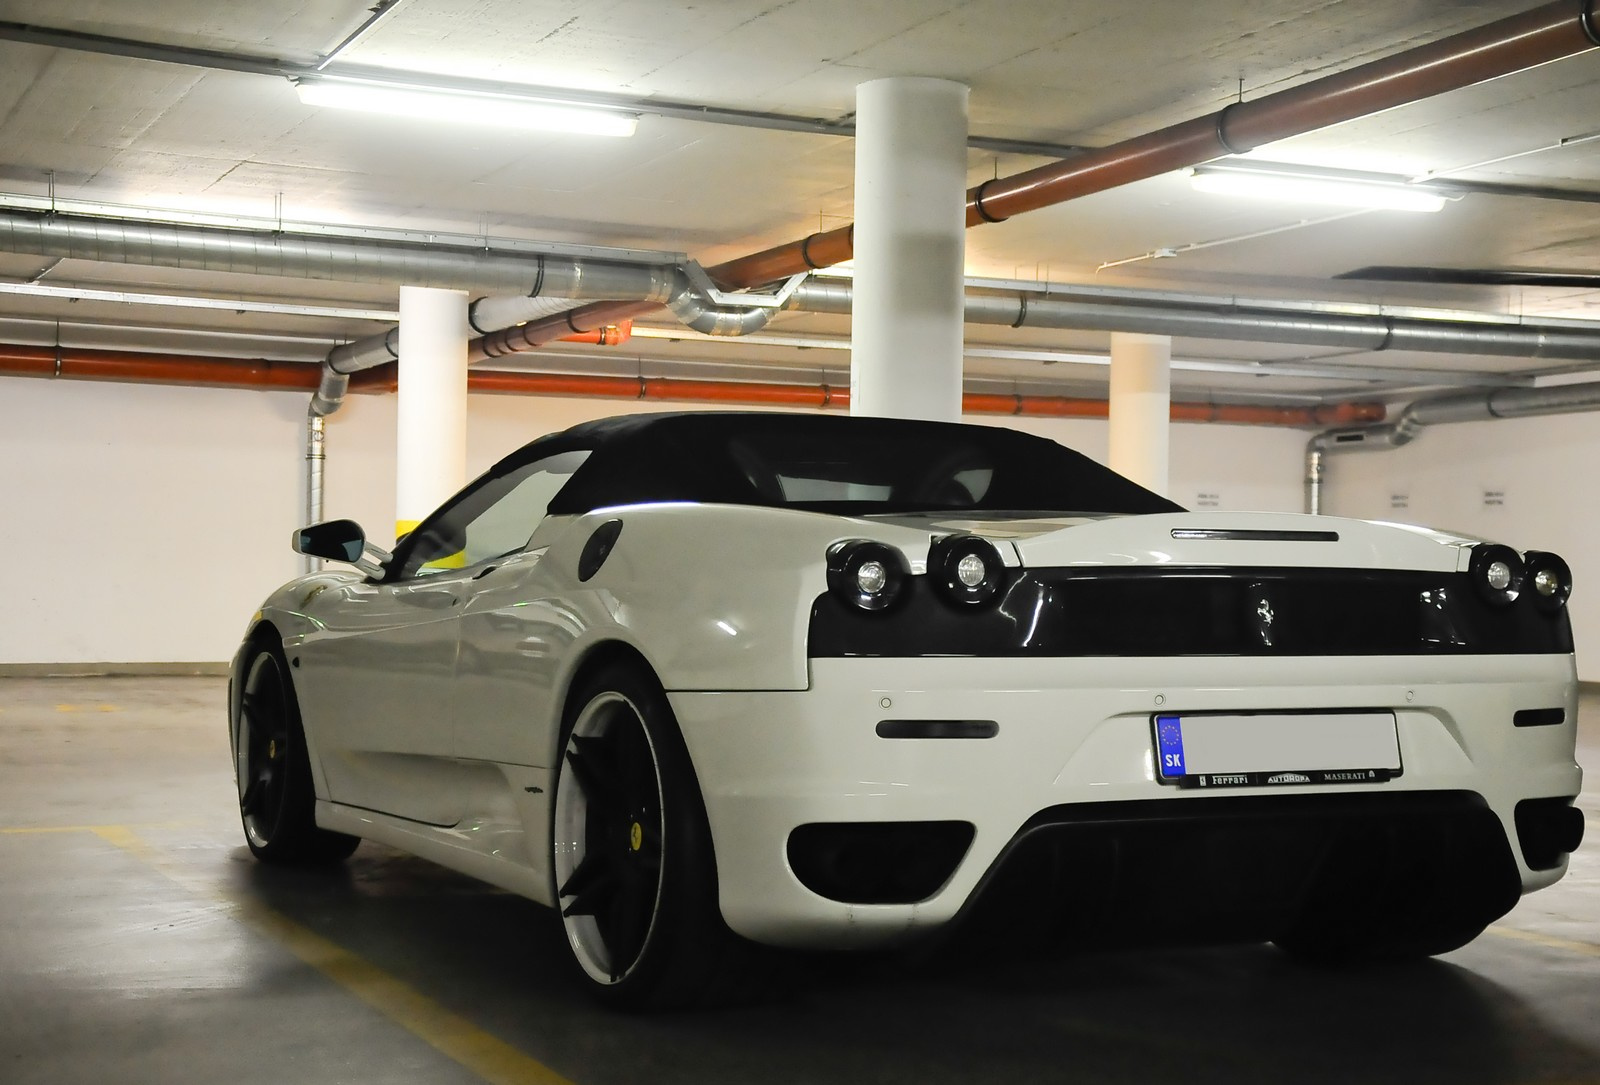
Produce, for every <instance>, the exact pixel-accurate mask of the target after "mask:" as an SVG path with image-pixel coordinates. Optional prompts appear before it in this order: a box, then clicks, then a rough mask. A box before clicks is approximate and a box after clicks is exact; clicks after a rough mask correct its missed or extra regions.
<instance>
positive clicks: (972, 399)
mask: <svg viewBox="0 0 1600 1085" xmlns="http://www.w3.org/2000/svg"><path fill="white" fill-rule="evenodd" d="M320 371H321V367H320V366H319V365H317V364H315V363H312V362H285V361H269V360H265V359H260V358H216V357H203V356H193V355H181V354H178V355H172V354H146V353H141V352H138V351H125V350H89V349H85V348H80V347H63V348H61V349H60V350H57V349H56V348H55V347H38V346H22V345H16V344H5V343H0V376H24V377H58V376H59V377H63V378H66V379H68V380H115V381H128V382H133V383H159V384H186V385H197V386H202V387H221V388H262V389H295V390H309V389H312V388H315V387H316V386H317V381H318V380H319V377H320ZM394 387H395V377H394V373H393V370H392V369H389V370H387V371H386V370H385V369H383V368H381V367H380V368H379V369H368V370H363V371H362V372H360V373H356V374H354V375H353V376H352V377H351V378H350V391H352V392H371V393H382V392H392V391H393V390H394ZM467 389H468V390H469V391H472V392H480V393H488V394H500V395H543V396H575V397H579V398H587V397H600V398H608V399H649V400H669V401H678V402H689V403H738V404H744V405H747V406H757V407H810V408H815V409H822V408H830V407H832V408H846V407H848V406H849V405H850V389H849V388H848V387H840V388H836V387H834V386H832V385H828V384H777V383H771V382H763V381H702V380H680V379H676V378H670V377H601V376H587V375H583V374H561V373H517V372H510V371H506V370H480V369H473V370H468V372H467ZM1108 409H1109V406H1108V404H1107V403H1106V401H1105V400H1103V399H1081V398H1076V397H1071V396H1024V395H994V394H991V393H984V392H969V393H967V394H966V395H965V396H963V397H962V410H963V411H965V412H966V413H969V414H1009V415H1028V416H1034V417H1048V418H1104V417H1106V414H1107V412H1108ZM1383 418H1384V407H1383V404H1381V403H1339V404H1333V405H1328V406H1319V407H1257V406H1245V405H1229V404H1220V405H1219V404H1204V403H1174V404H1173V405H1172V419H1173V421H1175V422H1232V423H1245V424H1250V425H1268V426H1329V425H1357V424H1360V423H1363V422H1381V421H1383Z"/></svg>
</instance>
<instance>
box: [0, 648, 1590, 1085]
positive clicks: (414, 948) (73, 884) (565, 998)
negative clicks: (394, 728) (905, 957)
mask: <svg viewBox="0 0 1600 1085" xmlns="http://www.w3.org/2000/svg"><path fill="white" fill-rule="evenodd" d="M223 696H224V683H223V681H222V680H220V679H216V678H189V679H183V678H119V679H33V678H5V679H0V977H3V982H0V1082H3V1083H6V1085H36V1083H37V1085H44V1083H49V1085H77V1083H80V1082H84V1083H87V1082H95V1083H103V1082H116V1083H118V1085H138V1083H143V1082H150V1083H161V1085H171V1083H182V1082H207V1083H211V1082H228V1083H230V1085H255V1083H263V1085H264V1083H268V1082H271V1083H273V1085H282V1083H284V1082H290V1083H294V1085H322V1083H332V1082H339V1083H347V1085H348V1083H362V1082H374V1083H378V1082H381V1083H383V1085H409V1083H413V1082H415V1083H428V1085H453V1083H457V1082H462V1083H467V1082H479V1081H490V1082H497V1083H513V1082H534V1083H552V1085H553V1083H558V1082H561V1081H570V1082H574V1083H577V1085H607V1083H622V1082H630V1083H631V1082H649V1083H652V1085H654V1083H663V1085H670V1083H674V1082H694V1083H696V1085H703V1083H711V1082H741V1083H742V1082H751V1081H758V1080H759V1081H761V1082H763V1085H786V1083H791V1082H793V1083H811V1082H822V1081H827V1082H834V1083H854V1082H873V1083H891V1082H917V1083H919V1085H938V1083H941V1082H991V1081H993V1082H1002V1081H1003V1082H1006V1083H1008V1085H1009V1083H1023V1082H1060V1081H1067V1080H1070V1081H1073V1082H1075V1083H1094V1082H1141V1083H1160V1082H1229V1083H1238V1082H1258V1081H1262V1082H1264V1081H1294V1082H1312V1083H1319V1082H1351V1081H1360V1082H1395V1083H1401V1082H1404V1083H1406V1085H1416V1083H1420V1082H1433V1081H1437V1082H1450V1083H1453V1085H1462V1083H1468V1085H1472V1083H1491V1082H1506V1083H1512V1082H1515V1083H1522V1082H1528V1083H1532V1082H1563V1083H1567V1085H1574V1083H1578V1082H1600V844H1597V843H1595V840H1594V838H1595V837H1596V835H1597V831H1600V830H1597V828H1596V826H1597V823H1600V696H1595V695H1586V696H1585V699H1584V706H1583V719H1584V720H1585V727H1584V734H1583V738H1582V742H1581V750H1580V754H1579V759H1580V761H1583V762H1585V763H1586V764H1587V765H1588V766H1589V767H1590V773H1591V783H1590V785H1589V787H1588V789H1587V790H1586V791H1585V792H1584V795H1583V798H1582V799H1581V803H1582V805H1583V806H1584V808H1585V809H1586V811H1587V812H1588V816H1589V820H1590V837H1591V841H1590V843H1588V844H1587V845H1586V846H1585V848H1584V849H1583V850H1582V851H1580V852H1579V854H1578V855H1577V856H1576V857H1575V859H1574V861H1573V866H1572V872H1571V873H1570V874H1569V875H1568V877H1567V879H1566V880H1565V881H1564V882H1562V883H1561V884H1560V885H1558V886H1557V887H1555V888H1554V889H1550V890H1546V891H1544V892H1541V893H1538V894H1535V895H1534V896H1531V897H1529V898H1527V899H1526V900H1524V901H1523V903H1522V904H1521V905H1520V906H1519V907H1518V908H1517V909H1516V910H1515V911H1514V912H1513V913H1512V914H1511V915H1510V916H1508V917H1506V918H1505V919H1504V920H1502V921H1501V923H1500V924H1498V925H1497V926H1496V927H1495V928H1493V929H1491V931H1490V932H1488V933H1486V934H1485V935H1484V936H1483V937H1481V938H1479V939H1478V940H1477V941H1476V942H1474V943H1473V944H1472V945H1470V946H1468V947H1466V948H1465V949H1463V950H1460V951H1459V952H1456V953H1453V954H1450V955H1449V956H1447V957H1444V958H1441V959H1438V960H1436V961H1430V962H1426V963H1422V964H1418V965H1412V966H1407V967H1396V968H1389V969H1380V970H1373V971H1365V972H1353V973H1323V972H1315V971H1308V970H1304V969H1299V968H1296V967H1293V966H1291V965H1289V964H1288V963H1287V962H1286V961H1284V960H1283V959H1282V958H1280V957H1279V956H1278V955H1277V954H1276V953H1275V952H1274V951H1272V950H1271V949H1270V948H1268V947H1257V946H1248V947H1238V948H1227V949H1212V950H1194V951H1182V952H1173V951H1166V952H1160V953H1140V954H1122V955H1115V956H1112V955H1106V956H1089V957H1083V958H1077V959H1073V960H1070V961H1067V962H1064V963H1052V964H1050V965H1048V966H1040V965H1027V964H1017V965H1012V966H1007V967H1004V968H987V969H981V970H973V969H972V968H970V967H969V968H964V969H957V968H953V967H950V966H948V965H945V966H941V965H937V964H920V965H908V964H905V963H903V962H901V963H891V962H883V961H876V962H864V963H862V962H858V963H856V964H855V965H853V966H850V967H841V968H834V969H831V970H829V971H827V972H825V973H824V974H823V975H822V976H821V977H820V978H818V979H817V980H816V981H814V982H812V983H810V984H808V985H807V986H806V987H805V988H804V989H803V990H801V991H800V992H799V993H798V994H797V995H796V996H795V997H794V998H793V999H792V1000H790V1001H787V1002H784V1003H781V1004H778V1005H772V1006H762V1007H752V1008H746V1009H740V1010H735V1011H725V1012H719V1013H709V1014H700V1015H682V1016H669V1017H658V1018H632V1017H618V1016H615V1015H611V1014H607V1013H603V1012H600V1011H598V1010H596V1009H594V1008H593V1007H592V1006H591V1005H590V1004H589V1003H588V1002H587V1001H585V999H584V998H583V997H581V993H580V992H579V991H578V990H577V988H576V985H575V983H574V982H573V980H572V979H571V976H570V974H569V972H568V971H567V965H566V963H565V961H564V960H563V952H564V950H563V947H562V945H561V933H560V928H559V925H558V924H557V923H556V922H555V920H554V918H553V916H552V914H551V913H549V912H547V911H545V910H543V909H541V908H539V907H537V906H536V905H533V904H531V903H529V902H527V901H524V900H521V899H519V898H516V897H513V896H509V895H507V894H504V893H500V892H496V891H494V890H490V889H487V888H485V887H483V886H481V885H479V884H478V883H475V882H472V881H470V880H467V879H464V878H460V877H457V876H455V875H453V874H450V873H448V872H446V871H443V870H441V869H440V868H438V867H435V866H432V865H431V864H428V863H426V862H423V861H421V860H418V859H412V858H410V857H407V856H405V855H402V854H400V853H398V852H394V851H391V850H389V849H386V848H382V847H378V846H375V845H372V844H364V845H363V846H362V848H361V850H360V851H358V852H357V853H356V855H355V857H354V858H353V859H352V860H351V862H350V863H349V864H348V866H347V867H346V868H345V869H343V870H341V871H339V872H336V873H333V874H327V873H324V874H309V873H303V872H299V873H297V872H286V871H279V870H271V869H267V868H264V867H262V866H260V865H258V864H256V863H255V862H254V861H253V860H251V858H250V856H249V854H248V852H247V851H246V850H245V848H244V846H243V842H242V838H241V836H240V831H239V826H238V817H237V808H236V802H235V798H234V792H233V784H232V780H231V777H230V774H229V768H230V766H229V758H228V751H227V743H226V739H225V737H224V723H223V719H224V712H223Z"/></svg>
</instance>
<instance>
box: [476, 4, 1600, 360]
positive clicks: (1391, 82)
mask: <svg viewBox="0 0 1600 1085" xmlns="http://www.w3.org/2000/svg"><path fill="white" fill-rule="evenodd" d="M1593 3H1594V0H1557V2H1556V3H1552V4H1546V5H1545V6H1544V7H1540V8H1535V9H1533V10H1532V11H1525V12H1523V13H1521V14H1519V15H1513V16H1511V17H1509V18H1506V19H1501V20H1499V21H1497V22H1493V23H1489V24H1488V25H1486V26H1481V27H1478V28H1476V29H1473V30H1467V31H1464V32H1462V33H1460V34H1455V35H1452V36H1451V37H1448V38H1443V39H1441V40H1439V41H1436V42H1431V43H1429V44H1427V45H1423V46H1419V47H1417V48H1415V49H1408V50H1406V51H1405V52H1402V53H1397V54H1395V55H1394V56H1389V57H1383V58H1381V59H1379V60H1374V61H1372V62H1370V63H1367V64H1361V65H1358V66H1357V67H1354V68H1351V69H1349V70H1348V71H1343V72H1336V73H1334V74H1332V75H1328V76H1324V77H1322V78H1321V79H1313V80H1312V81H1311V82H1309V83H1303V84H1301V85H1300V86H1297V87H1290V88H1289V89H1287V90H1282V91H1278V92H1276V93H1274V94H1268V95H1265V96H1263V97H1261V98H1257V99H1255V100H1253V101H1249V102H1244V101H1240V102H1234V103H1231V104H1230V105H1228V106H1225V107H1224V108H1222V109H1220V110H1218V111H1217V112H1215V113H1212V114H1211V115H1209V116H1205V117H1199V118H1196V119H1195V120H1190V121H1184V122H1182V123H1180V124H1174V125H1170V126H1168V127H1166V128H1162V129H1160V130H1158V131H1155V132H1149V133H1146V134H1144V135H1141V136H1135V137H1133V138H1131V139H1125V140H1122V141H1121V142H1119V143H1113V144H1111V145H1110V146H1108V147H1101V148H1098V149H1096V150H1092V151H1085V152H1083V153H1082V154H1076V155H1073V156H1071V157H1070V158H1065V159H1062V160H1061V161H1059V162H1052V163H1048V164H1046V165H1043V166H1039V167H1036V168H1034V169H1031V170H1025V171H1023V172H1022V173H1018V174H1014V175H1012V176H1010V177H997V178H995V179H994V180H992V181H985V182H984V183H983V184H981V185H978V186H977V187H975V188H973V189H971V190H969V191H968V192H967V225H968V226H977V225H979V224H980V223H984V222H1001V221H1003V220H1005V219H1007V218H1009V217H1011V216H1012V215H1019V214H1022V213H1023V212H1026V211H1036V210H1038V209H1039V208H1042V207H1049V206H1052V205H1054V204H1058V203H1063V202H1065V201H1067V200H1071V199H1075V198H1077V197H1079V196H1086V195H1089V194H1091V193H1095V192H1104V191H1106V190H1107V189H1111V188H1117V187H1119V186H1121V185H1126V184H1130V183H1131V182H1134V181H1141V180H1145V179H1147V178H1150V177H1157V176H1160V175H1161V174H1163V173H1169V172H1171V171H1172V170H1176V169H1182V168H1184V167H1186V166H1194V165H1198V164H1199V163H1201V162H1207V161H1210V160H1211V159H1214V158H1221V157H1222V156H1224V155H1231V154H1240V153H1243V152H1244V151H1247V150H1250V149H1251V148H1253V147H1257V146H1260V145H1261V144H1263V143H1269V142H1271V141H1273V140H1278V139H1284V138H1287V137H1288V136H1292V135H1298V134H1300V133H1303V132H1310V131H1314V130H1316V129H1318V128H1326V127H1327V126H1329V125H1332V124H1338V123H1339V122H1341V121H1347V120H1352V119H1354V118H1356V117H1363V116H1367V115H1368V114H1372V113H1377V112H1379V111H1381V110H1385V109H1391V108H1393V107H1395V106H1398V105H1404V104H1406V103H1408V102H1415V101H1420V100H1421V99H1424V98H1430V97H1433V96H1434V95H1437V94H1442V93H1444V92H1445V91H1449V90H1457V89H1459V88H1461V87H1467V86H1471V85H1472V84H1474V83H1481V82H1483V81H1485V80H1487V79H1493V78H1495V77H1497V76H1502V75H1509V74H1510V73H1512V72H1518V71H1523V70H1525V69H1527V68H1532V67H1534V66H1536V65H1539V64H1544V63H1548V62H1549V61H1552V60H1560V59H1562V58H1564V57H1568V56H1572V55H1574V54H1576V53H1581V52H1584V51H1585V50H1587V49H1592V48H1595V46H1596V41H1595V40H1594V39H1593V38H1592V37H1591V34H1592V33H1593V30H1592V26H1593V23H1592V22H1591V21H1588V20H1596V19H1600V15H1595V14H1594V12H1593V9H1592V8H1591V6H1590V5H1591V4H1593ZM854 252H855V226H854V225H853V224H852V225H849V226H840V227H838V228H837V229H833V230H828V231H825V232H823V233H816V234H811V235H810V236H809V237H805V238H802V239H800V240H799V241H791V242H788V243H787V244H783V245H777V246H774V247H772V248H769V249H763V250H762V251H760V252H756V253H752V254H750V255H749V256H743V257H740V258H738V259H736V260H729V261H726V262H724V263H721V264H718V265H716V266H715V267H712V268H708V269H707V272H708V274H709V275H710V276H711V278H712V279H713V280H715V281H716V283H717V285H718V286H720V287H721V288H722V289H724V290H739V289H744V288H747V287H752V286H761V285H764V284H766V283H770V282H776V281H778V280H779V279H783V278H787V277H788V276H790V275H796V274H799V273H800V272H802V271H806V270H814V269H816V268H823V267H828V266H830V265H833V264H837V263H842V262H843V261H845V260H848V259H850V257H851V256H852V255H853V254H854ZM655 308H658V306H655V305H650V304H645V305H644V307H643V308H640V303H638V302H605V301H601V302H594V303H592V304H590V305H585V306H583V307H582V308H580V309H575V310H573V311H572V312H571V313H562V314H558V315H556V316H553V317H546V318H544V319H543V320H539V321H535V322H533V323H531V324H526V325H523V326H522V327H521V328H519V329H516V334H515V335H514V336H513V335H508V333H507V332H495V333H493V334H492V335H489V336H484V337H482V338H481V339H475V340H473V341H472V342H471V343H470V344H469V346H468V357H469V358H470V359H471V360H473V361H478V360H481V359H483V358H495V357H499V356H500V355H502V354H507V353H510V352H513V351H522V350H532V349H534V348H535V347H539V346H543V345H544V344H545V343H548V342H550V341H551V339H552V338H555V337H556V335H557V334H558V329H560V328H564V327H567V321H568V320H569V319H570V320H571V321H572V325H571V326H572V327H592V326H594V325H596V324H603V323H607V322H610V321H613V320H616V319H620V318H621V317H631V316H638V315H639V314H640V313H642V312H648V311H650V310H652V309H655Z"/></svg>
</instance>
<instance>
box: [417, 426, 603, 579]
mask: <svg viewBox="0 0 1600 1085" xmlns="http://www.w3.org/2000/svg"><path fill="white" fill-rule="evenodd" d="M588 458H589V453H588V451H587V450H579V451H574V452H562V453H558V454H557V455H554V456H546V457H545V458H544V459H542V460H535V461H534V462H532V463H530V464H525V465H524V466H522V467H518V468H517V469H515V470H513V471H508V472H507V473H506V474H504V475H500V476H499V477H497V478H492V479H488V480H487V481H485V482H484V483H483V484H482V485H480V486H477V487H476V488H474V489H472V490H469V491H468V492H466V493H464V494H462V495H461V496H460V497H459V498H457V499H456V503H455V504H454V505H451V506H449V507H447V508H445V509H444V510H443V511H442V512H441V513H439V514H436V515H435V516H433V517H431V518H430V520H429V521H428V522H427V523H424V524H423V525H422V526H421V527H419V528H418V529H417V530H418V531H419V532H421V535H420V537H418V538H417V539H416V540H415V541H414V542H411V543H410V546H409V547H408V549H407V552H406V554H405V557H404V559H403V562H402V564H401V567H400V569H399V572H398V577H399V578H401V579H403V578H405V577H411V576H428V575H431V574H434V573H440V572H445V571H448V570H450V569H461V568H465V567H466V566H469V565H476V564H478V563H479V562H481V561H488V560H490V559H491V558H497V557H500V556H502V555H504V554H510V553H514V552H516V551H518V550H521V549H522V548H523V547H524V546H526V545H527V544H528V538H529V536H531V535H532V534H533V529H534V528H536V527H538V526H539V521H540V520H542V519H544V515H545V511H546V509H547V508H548V507H549V504H550V499H551V498H553V497H554V496H555V495H556V491H558V490H560V489H561V487H562V486H564V485H566V482H567V479H569V478H571V477H572V473H573V472H574V471H576V470H577V469H578V467H579V465H581V464H582V463H583V461H584V460H586V459H588ZM408 541H409V540H408Z"/></svg>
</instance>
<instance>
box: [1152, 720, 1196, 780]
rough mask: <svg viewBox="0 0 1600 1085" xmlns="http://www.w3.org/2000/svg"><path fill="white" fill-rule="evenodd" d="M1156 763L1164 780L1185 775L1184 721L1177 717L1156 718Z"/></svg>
mask: <svg viewBox="0 0 1600 1085" xmlns="http://www.w3.org/2000/svg"><path fill="white" fill-rule="evenodd" d="M1156 763H1157V766H1158V768H1159V774H1160V775H1161V776H1162V778H1164V779H1169V780H1170V779H1172V778H1173V777H1175V776H1182V775H1184V774H1185V773H1186V772H1187V771H1188V769H1186V768H1185V767H1184V763H1183V721H1182V720H1180V719H1179V718H1178V717H1177V716H1157V717H1156Z"/></svg>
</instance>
